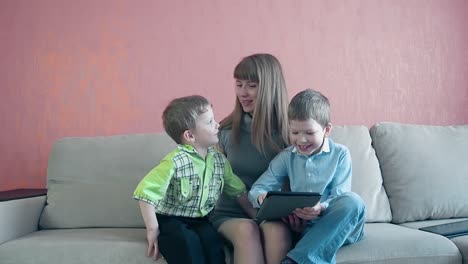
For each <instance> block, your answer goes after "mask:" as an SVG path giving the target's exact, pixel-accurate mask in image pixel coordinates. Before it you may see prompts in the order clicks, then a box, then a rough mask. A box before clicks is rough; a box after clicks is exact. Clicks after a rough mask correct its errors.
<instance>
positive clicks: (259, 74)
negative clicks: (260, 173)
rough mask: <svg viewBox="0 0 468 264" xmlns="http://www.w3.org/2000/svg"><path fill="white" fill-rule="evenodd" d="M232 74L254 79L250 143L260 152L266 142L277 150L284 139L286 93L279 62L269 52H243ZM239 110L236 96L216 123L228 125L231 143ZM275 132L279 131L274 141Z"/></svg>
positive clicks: (237, 133)
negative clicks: (219, 121)
mask: <svg viewBox="0 0 468 264" xmlns="http://www.w3.org/2000/svg"><path fill="white" fill-rule="evenodd" d="M234 78H236V79H238V80H249V81H253V82H258V94H257V100H256V105H255V111H254V113H253V116H252V134H251V140H252V144H253V145H254V146H256V148H257V149H258V150H259V151H260V152H262V153H266V149H267V146H268V147H271V148H273V149H275V150H277V151H280V150H281V149H283V148H284V147H285V146H286V144H287V143H288V138H287V135H288V121H287V111H288V94H287V89H286V82H285V80H284V76H283V70H282V68H281V64H280V62H279V61H278V59H276V58H275V56H273V55H271V54H253V55H250V56H247V57H245V58H243V59H242V60H241V61H240V62H239V63H238V64H237V66H236V67H235V69H234ZM243 114H244V112H243V110H242V105H241V103H240V102H239V98H237V97H236V104H235V107H234V110H233V111H232V113H231V114H230V115H229V116H227V117H226V118H225V119H224V120H223V121H221V124H220V125H221V129H222V128H224V127H230V128H231V129H232V137H233V141H234V144H238V143H239V137H240V126H241V121H242V116H243ZM275 135H280V137H279V138H278V139H277V140H276V141H275V140H274V139H275V138H276V136H275Z"/></svg>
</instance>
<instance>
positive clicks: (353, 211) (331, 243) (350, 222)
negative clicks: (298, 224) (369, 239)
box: [288, 192, 366, 264]
mask: <svg viewBox="0 0 468 264" xmlns="http://www.w3.org/2000/svg"><path fill="white" fill-rule="evenodd" d="M365 215H366V208H365V205H364V202H363V201H362V199H361V197H359V196H358V195H357V194H355V193H353V192H348V193H344V194H342V195H340V196H338V197H336V198H335V199H333V200H332V201H331V202H330V204H329V206H328V208H327V209H326V210H325V212H324V213H323V214H322V216H320V218H318V219H317V220H314V221H311V222H310V223H309V224H308V225H307V227H306V229H305V230H304V232H303V233H302V237H301V239H300V240H299V241H298V243H297V244H296V246H295V247H294V248H293V249H292V250H291V251H289V253H288V257H290V258H292V259H293V260H295V261H296V262H297V263H301V264H303V263H304V264H306V263H315V264H322V263H336V252H337V251H338V249H339V248H340V247H342V246H344V245H348V244H352V243H356V242H357V241H359V240H361V238H362V236H363V235H364V223H365Z"/></svg>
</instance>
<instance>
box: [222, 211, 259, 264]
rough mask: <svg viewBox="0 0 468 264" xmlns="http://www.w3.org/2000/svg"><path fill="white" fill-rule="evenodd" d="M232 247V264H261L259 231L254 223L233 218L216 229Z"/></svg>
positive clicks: (249, 220) (244, 219)
mask: <svg viewBox="0 0 468 264" xmlns="http://www.w3.org/2000/svg"><path fill="white" fill-rule="evenodd" d="M218 232H220V233H221V234H222V235H223V236H224V237H225V238H226V239H227V240H229V241H230V242H231V243H232V245H233V247H234V264H249V263H252V264H263V263H265V260H264V258H263V249H262V241H261V238H260V230H259V227H258V225H257V223H256V222H255V221H253V220H252V219H246V218H233V219H230V220H227V221H226V222H224V223H222V224H221V226H220V227H219V228H218Z"/></svg>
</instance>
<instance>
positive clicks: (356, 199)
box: [335, 192, 366, 212]
mask: <svg viewBox="0 0 468 264" xmlns="http://www.w3.org/2000/svg"><path fill="white" fill-rule="evenodd" d="M335 204H337V205H342V206H343V207H344V208H348V209H349V210H352V211H358V212H364V211H365V209H366V205H365V204H364V201H363V200H362V198H361V197H360V196H359V195H357V194H356V193H354V192H346V193H343V194H341V195H340V196H339V197H337V198H336V201H335Z"/></svg>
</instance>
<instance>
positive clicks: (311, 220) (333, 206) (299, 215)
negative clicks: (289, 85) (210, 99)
mask: <svg viewBox="0 0 468 264" xmlns="http://www.w3.org/2000/svg"><path fill="white" fill-rule="evenodd" d="M288 118H289V125H290V127H289V130H290V133H289V139H290V142H291V144H292V146H290V147H288V148H286V149H285V150H283V151H282V152H281V153H279V154H278V156H276V157H275V159H273V160H272V161H271V163H270V165H269V167H268V169H267V170H266V171H265V172H264V173H263V175H262V176H261V177H260V178H259V179H258V180H257V181H256V182H255V183H254V184H253V186H252V188H251V190H250V192H249V200H250V202H251V203H252V204H253V205H254V207H259V206H260V204H261V203H262V202H263V199H264V198H265V196H266V193H267V192H268V191H273V190H279V189H280V188H281V186H282V185H283V183H285V182H286V180H288V179H289V182H290V187H291V191H293V192H318V193H321V194H322V198H321V200H320V202H319V203H317V204H316V205H315V206H313V207H306V208H297V209H296V210H295V211H294V212H293V214H292V217H290V218H289V220H290V221H289V224H290V226H291V227H293V230H297V231H300V239H299V241H298V242H297V244H296V246H295V247H294V248H293V249H292V250H291V251H289V252H288V254H287V257H286V258H285V259H283V260H282V261H281V263H283V264H287V263H336V260H335V257H336V252H337V251H338V249H339V248H340V247H341V246H343V245H347V244H352V243H355V242H357V241H359V240H360V239H361V238H362V236H363V233H364V232H363V227H364V222H365V205H364V202H363V201H362V199H361V198H360V197H359V196H358V195H357V194H355V193H353V192H351V171H352V166H351V155H350V154H349V150H348V148H346V147H345V146H343V145H341V144H338V143H334V142H333V141H332V140H331V139H329V138H328V136H329V134H330V131H331V129H332V125H331V123H330V103H329V101H328V99H327V98H326V97H325V96H324V95H322V94H321V93H319V92H317V91H314V90H311V89H308V90H304V91H302V92H300V93H298V94H297V95H296V96H294V98H293V99H292V100H291V103H290V104H289V108H288ZM298 221H299V222H301V224H300V225H299V226H300V230H298V229H297V222H298ZM302 224H303V225H302Z"/></svg>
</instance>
